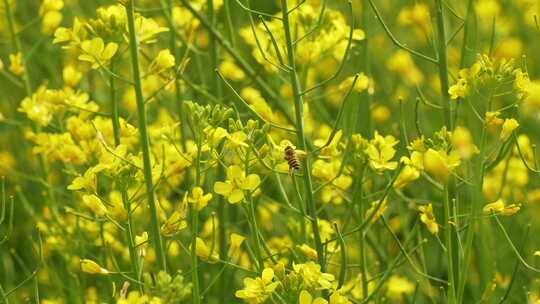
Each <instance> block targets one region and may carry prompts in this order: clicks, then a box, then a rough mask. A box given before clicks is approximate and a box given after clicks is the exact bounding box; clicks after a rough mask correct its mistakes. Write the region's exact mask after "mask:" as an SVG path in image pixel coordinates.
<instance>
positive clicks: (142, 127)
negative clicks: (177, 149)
mask: <svg viewBox="0 0 540 304" xmlns="http://www.w3.org/2000/svg"><path fill="white" fill-rule="evenodd" d="M134 7H135V0H130V1H128V3H127V6H126V14H127V19H128V30H129V48H130V53H131V66H132V72H133V86H134V88H135V99H136V102H137V114H138V117H139V135H140V140H141V143H140V145H141V148H142V152H143V153H142V154H143V166H144V180H145V184H146V195H147V199H148V207H149V209H150V220H151V234H152V241H153V245H154V250H155V251H156V260H157V264H158V267H159V269H161V270H166V268H167V267H166V261H165V251H164V249H163V243H162V240H161V234H160V230H159V217H158V213H157V207H156V200H155V194H154V185H153V182H152V164H151V162H150V139H149V136H148V130H147V121H146V109H145V104H144V97H143V92H142V83H141V74H140V68H139V46H138V42H137V37H136V35H135V16H134V15H135V8H134Z"/></svg>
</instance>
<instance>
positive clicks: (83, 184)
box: [67, 169, 96, 192]
mask: <svg viewBox="0 0 540 304" xmlns="http://www.w3.org/2000/svg"><path fill="white" fill-rule="evenodd" d="M67 189H68V190H74V191H76V190H81V189H85V190H86V191H88V192H94V191H95V190H96V174H95V172H94V171H93V170H92V169H88V170H86V172H84V174H83V176H77V177H76V178H75V179H73V181H72V182H71V184H70V185H69V186H68V187H67Z"/></svg>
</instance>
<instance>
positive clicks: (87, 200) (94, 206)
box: [82, 194, 107, 216]
mask: <svg viewBox="0 0 540 304" xmlns="http://www.w3.org/2000/svg"><path fill="white" fill-rule="evenodd" d="M82 200H83V203H84V205H85V206H86V207H88V209H90V210H92V212H93V213H94V214H95V215H96V216H104V215H105V214H107V208H106V207H105V205H103V202H102V201H101V199H100V198H99V197H97V196H96V195H94V194H90V195H83V197H82Z"/></svg>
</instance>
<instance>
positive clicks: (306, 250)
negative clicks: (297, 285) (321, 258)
mask: <svg viewBox="0 0 540 304" xmlns="http://www.w3.org/2000/svg"><path fill="white" fill-rule="evenodd" d="M297 247H298V249H299V250H300V251H302V253H303V254H304V255H305V256H306V257H308V258H309V259H310V260H316V259H317V251H316V250H315V249H313V248H311V247H310V246H309V245H308V244H302V245H301V246H297Z"/></svg>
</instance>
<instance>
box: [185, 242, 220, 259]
mask: <svg viewBox="0 0 540 304" xmlns="http://www.w3.org/2000/svg"><path fill="white" fill-rule="evenodd" d="M189 248H190V250H191V245H190V246H189ZM195 251H196V252H195V254H196V255H197V256H198V257H200V258H201V259H202V260H204V261H207V262H208V263H216V262H217V261H218V260H219V255H218V253H217V252H216V248H213V249H212V248H209V247H208V246H207V245H206V243H205V242H204V240H203V239H201V238H197V240H196V248H195Z"/></svg>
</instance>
